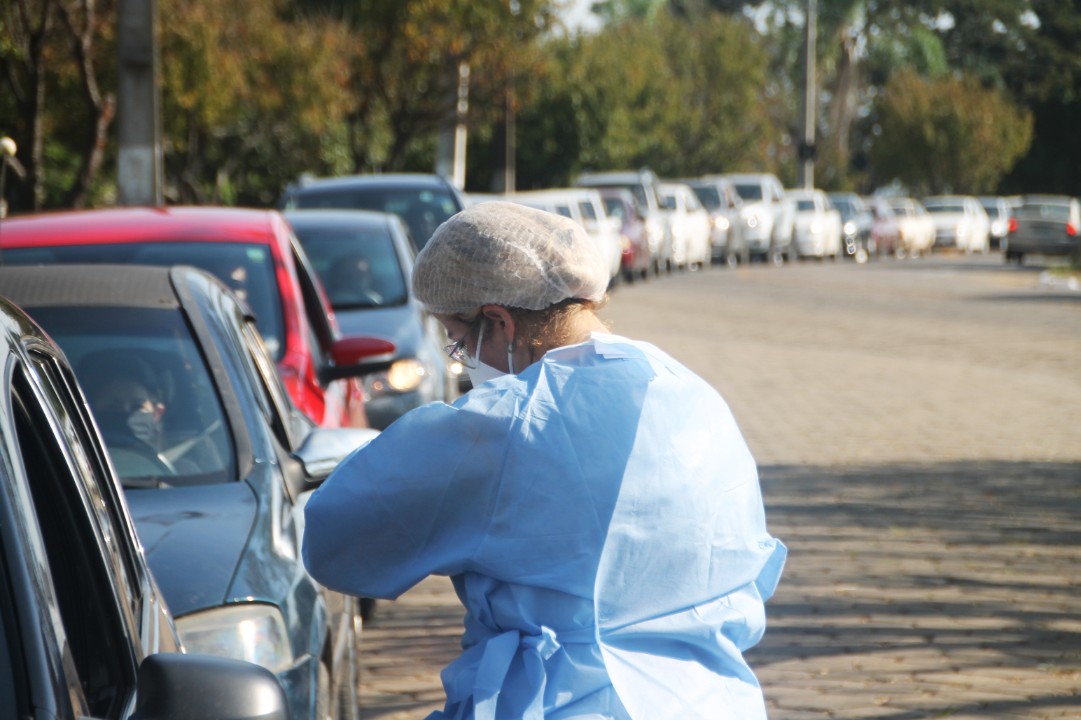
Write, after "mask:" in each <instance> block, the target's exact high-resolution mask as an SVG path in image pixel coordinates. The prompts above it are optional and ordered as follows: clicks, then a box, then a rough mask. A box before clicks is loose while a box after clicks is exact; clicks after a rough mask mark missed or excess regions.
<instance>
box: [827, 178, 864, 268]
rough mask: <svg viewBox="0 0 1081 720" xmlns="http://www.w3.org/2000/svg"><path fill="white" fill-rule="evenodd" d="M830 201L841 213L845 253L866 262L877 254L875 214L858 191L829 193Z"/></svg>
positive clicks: (857, 260)
mask: <svg viewBox="0 0 1081 720" xmlns="http://www.w3.org/2000/svg"><path fill="white" fill-rule="evenodd" d="M829 199H830V202H831V203H833V206H834V207H835V208H837V212H839V213H841V240H842V242H843V243H844V255H845V257H847V258H851V259H853V260H855V261H856V262H866V261H867V259H868V258H869V257H870V256H871V255H874V254H875V247H874V240H873V238H872V237H871V228H872V226H873V225H874V215H873V214H872V212H871V209H870V208H869V207H868V206H867V204H866V203H865V202H864V201H863V198H862V197H860V196H859V195H857V194H856V193H846V192H836V193H829Z"/></svg>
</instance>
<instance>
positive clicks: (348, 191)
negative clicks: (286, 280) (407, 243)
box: [291, 187, 461, 250]
mask: <svg viewBox="0 0 1081 720" xmlns="http://www.w3.org/2000/svg"><path fill="white" fill-rule="evenodd" d="M291 206H292V207H296V208H352V209H357V210H379V211H381V212H389V213H394V214H395V215H397V216H398V217H400V218H401V219H402V220H404V221H405V224H406V226H407V227H408V228H409V234H410V236H412V238H413V241H414V243H415V244H416V246H417V249H418V250H421V249H423V248H424V245H425V244H427V242H428V239H429V238H430V237H431V236H432V233H433V232H435V229H436V228H437V227H439V226H440V225H441V224H443V222H444V221H445V220H447V218H449V217H450V216H451V215H454V214H455V213H457V212H458V211H459V210H461V208H460V207H459V205H458V202H457V200H455V198H454V196H453V195H451V193H450V192H448V191H446V190H441V189H437V188H382V187H378V188H377V187H373V188H366V187H342V188H316V187H312V188H302V189H300V190H299V191H298V192H297V193H296V195H295V199H294V201H293V202H292V203H291Z"/></svg>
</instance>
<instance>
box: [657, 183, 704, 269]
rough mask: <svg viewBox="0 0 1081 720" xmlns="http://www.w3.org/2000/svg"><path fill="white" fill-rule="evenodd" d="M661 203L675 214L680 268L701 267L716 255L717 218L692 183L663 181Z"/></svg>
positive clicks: (672, 220)
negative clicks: (715, 228) (714, 221)
mask: <svg viewBox="0 0 1081 720" xmlns="http://www.w3.org/2000/svg"><path fill="white" fill-rule="evenodd" d="M660 190H661V206H662V207H663V208H664V209H666V210H667V211H668V212H670V213H671V218H670V223H671V225H670V226H671V229H672V261H673V262H674V263H675V265H676V267H678V268H690V269H700V268H704V267H706V266H707V265H709V264H710V261H711V259H712V255H713V247H712V242H711V239H712V232H713V220H712V218H710V215H709V211H708V210H706V209H705V207H703V206H702V203H701V201H699V199H698V196H697V195H696V194H695V192H694V190H692V189H691V186H690V185H687V184H686V183H677V182H662V183H661V185H660Z"/></svg>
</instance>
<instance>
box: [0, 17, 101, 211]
mask: <svg viewBox="0 0 1081 720" xmlns="http://www.w3.org/2000/svg"><path fill="white" fill-rule="evenodd" d="M115 17H116V16H115V7H114V6H113V5H112V4H111V3H108V2H106V3H100V4H99V3H95V2H94V1H93V0H69V1H67V2H60V0H12V1H11V2H9V3H8V4H7V7H6V11H5V14H4V16H3V19H2V21H3V29H4V31H5V32H4V33H3V35H2V37H3V41H2V42H0V71H2V72H0V76H2V78H3V80H2V82H3V83H4V86H5V87H4V91H3V92H2V93H0V95H2V96H4V99H3V100H2V101H0V109H2V110H3V113H4V115H3V117H4V118H5V119H4V121H3V122H2V123H0V125H4V126H6V127H5V132H8V133H10V134H11V135H13V136H14V137H15V139H16V142H17V143H18V145H19V147H20V149H22V153H21V155H22V159H21V162H22V164H23V166H24V167H25V168H26V178H25V180H24V181H23V182H21V183H13V184H12V186H11V189H10V194H11V199H12V200H13V202H11V207H12V208H13V209H16V210H27V211H32V210H40V209H42V208H46V207H79V206H82V205H84V204H86V203H87V202H88V200H90V199H92V198H91V193H92V192H93V189H94V185H95V183H96V182H97V181H98V179H99V177H98V176H99V173H100V170H101V167H102V164H103V162H104V161H105V158H106V147H107V140H108V133H109V130H110V127H111V124H112V120H113V115H114V111H115V100H114V97H113V95H112V93H111V92H109V90H108V88H111V87H113V85H114V84H115V79H114V78H113V76H112V73H111V72H105V71H103V70H102V68H108V69H109V70H110V71H111V69H112V68H113V67H114V66H115V63H114V62H112V60H113V59H114V58H115V45H114V37H115V33H114V32H113V28H114V26H115ZM103 77H104V78H105V79H104V80H103ZM103 88H105V89H103Z"/></svg>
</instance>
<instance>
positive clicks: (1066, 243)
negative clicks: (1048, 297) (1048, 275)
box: [1002, 195, 1081, 265]
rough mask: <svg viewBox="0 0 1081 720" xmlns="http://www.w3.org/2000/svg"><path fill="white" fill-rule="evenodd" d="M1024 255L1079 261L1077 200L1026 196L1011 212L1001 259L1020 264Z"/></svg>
mask: <svg viewBox="0 0 1081 720" xmlns="http://www.w3.org/2000/svg"><path fill="white" fill-rule="evenodd" d="M1026 255H1047V256H1052V257H1055V256H1058V257H1075V258H1077V259H1078V261H1079V262H1081V201H1079V200H1078V199H1077V198H1075V197H1070V196H1067V195H1026V196H1024V197H1022V198H1021V203H1020V204H1019V205H1018V206H1017V207H1016V208H1015V209H1014V214H1013V218H1012V219H1011V220H1010V228H1009V233H1008V234H1007V235H1006V238H1005V239H1004V241H1003V245H1002V257H1003V259H1004V260H1005V261H1006V262H1013V263H1017V264H1018V265H1022V264H1023V263H1024V262H1025V256H1026Z"/></svg>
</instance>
